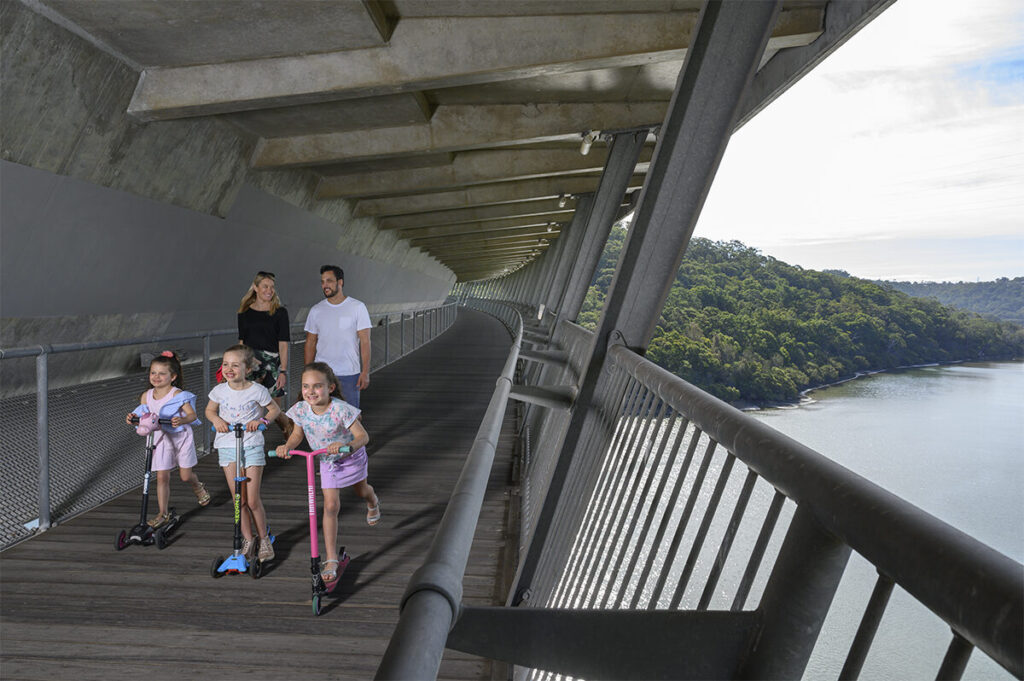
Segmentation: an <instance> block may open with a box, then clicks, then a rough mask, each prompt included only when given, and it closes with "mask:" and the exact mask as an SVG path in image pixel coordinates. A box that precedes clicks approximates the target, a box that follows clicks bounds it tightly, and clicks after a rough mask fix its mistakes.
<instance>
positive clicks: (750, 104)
mask: <svg viewBox="0 0 1024 681" xmlns="http://www.w3.org/2000/svg"><path fill="white" fill-rule="evenodd" d="M895 1H896V0H843V2H835V0H833V1H832V2H830V3H829V4H828V12H827V13H826V14H825V16H824V18H823V20H822V30H821V31H819V35H820V39H815V40H813V41H811V42H807V43H803V44H802V45H801V44H800V43H796V44H793V45H789V46H788V47H790V48H794V49H789V50H786V51H785V52H782V53H781V54H776V55H775V56H774V57H773V58H772V59H771V61H769V62H767V63H766V64H764V66H763V67H762V68H761V69H760V70H759V71H758V72H757V74H755V76H754V80H753V82H751V84H750V86H749V87H748V88H747V91H746V93H745V94H744V98H743V103H742V105H741V106H740V114H739V120H738V122H737V124H736V128H735V129H734V130H733V132H735V131H736V130H738V129H739V128H741V127H742V126H743V125H744V124H745V123H746V122H747V121H749V120H750V119H751V118H753V117H754V116H755V115H757V113H759V112H760V111H761V110H762V109H764V108H765V107H766V106H768V105H769V104H770V103H771V102H773V101H775V99H776V98H778V97H779V95H781V94H782V93H783V92H785V91H786V90H788V89H789V87H790V86H791V85H793V83H795V82H797V81H798V80H800V79H801V78H803V77H804V76H805V75H806V74H807V73H808V72H810V71H811V69H813V68H814V67H815V66H817V65H818V64H820V63H821V62H822V61H823V60H824V59H825V58H826V57H827V56H828V55H830V54H832V53H833V52H835V51H836V50H837V49H839V48H840V47H841V46H842V45H843V44H844V43H845V42H846V41H847V40H849V39H850V37H851V36H852V35H853V34H855V33H856V32H857V31H859V30H860V29H861V28H863V27H864V26H866V25H867V24H868V23H870V22H871V21H872V20H874V19H875V17H877V16H878V15H879V14H881V13H882V12H883V11H885V10H886V9H887V8H888V7H889V6H890V5H892V4H893V3H894V2H895ZM786 17H787V12H785V11H782V12H780V13H779V19H778V22H777V23H776V28H777V27H778V25H779V24H782V23H783V22H784V21H786ZM773 42H774V41H773V40H769V41H768V48H766V51H767V49H771V48H772V47H773Z"/></svg>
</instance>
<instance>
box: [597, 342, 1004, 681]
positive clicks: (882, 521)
mask: <svg viewBox="0 0 1024 681" xmlns="http://www.w3.org/2000/svg"><path fill="white" fill-rule="evenodd" d="M608 357H609V359H610V361H612V362H613V363H614V364H615V365H617V366H618V367H619V368H620V369H622V370H623V371H624V372H626V373H628V374H630V375H632V376H634V377H636V378H637V379H638V380H639V381H640V382H641V383H643V384H644V385H646V386H648V387H649V389H650V390H652V391H654V392H655V393H656V394H657V395H658V397H660V398H661V399H663V400H665V401H666V402H668V403H669V404H671V405H672V406H673V407H675V408H679V409H680V411H682V412H683V413H685V414H686V415H687V416H688V417H689V418H690V419H691V421H692V422H693V423H694V424H696V425H697V426H698V427H699V428H700V429H701V430H703V431H704V432H705V433H707V434H708V435H709V436H710V437H711V438H712V439H713V440H715V441H717V442H719V443H720V444H721V445H723V446H724V447H726V448H727V449H728V450H729V451H730V452H732V453H733V454H734V455H735V456H736V457H737V458H738V459H740V460H741V461H743V462H744V463H745V464H746V465H747V466H748V467H749V468H750V469H751V470H753V471H754V472H756V473H757V474H759V475H760V476H762V477H763V478H764V479H765V480H767V481H768V482H770V483H771V484H772V485H774V486H775V487H776V488H777V489H778V490H779V491H780V492H782V493H783V494H785V495H786V496H787V497H789V498H790V499H792V500H793V501H795V502H796V503H797V504H798V505H799V506H800V507H801V508H805V507H806V508H807V509H809V510H810V512H811V513H812V514H813V516H814V518H815V519H816V520H817V522H818V523H819V524H820V525H821V526H822V527H823V528H824V529H825V530H827V531H828V532H830V533H832V534H834V535H835V536H836V537H838V538H839V539H840V540H841V541H843V542H845V543H846V544H847V545H848V546H850V548H852V549H853V550H855V551H857V552H858V553H859V554H860V555H862V556H863V557H864V558H866V559H867V560H868V561H870V562H871V563H873V564H874V565H875V567H876V568H877V569H878V571H879V572H880V573H881V574H883V575H885V576H886V577H888V578H890V579H892V580H893V581H895V582H896V583H897V584H899V585H900V586H901V587H903V588H904V589H905V590H906V591H907V592H908V593H910V594H911V595H912V596H914V597H915V598H916V599H917V600H918V601H920V602H921V603H922V604H923V605H924V606H926V607H927V608H929V609H930V610H931V611H932V612H934V613H935V614H936V615H938V616H939V617H940V618H942V619H943V620H944V621H945V622H946V623H947V624H948V625H949V626H950V627H951V628H952V629H953V630H954V632H955V633H956V634H959V635H960V636H962V637H963V638H965V639H967V640H968V641H969V642H970V643H972V644H973V645H975V646H976V647H978V648H979V649H980V650H982V651H984V652H985V653H986V654H988V655H989V656H990V657H992V658H993V659H994V660H995V661H996V662H998V663H999V664H1000V665H1002V666H1003V667H1004V668H1006V669H1007V670H1009V671H1011V672H1012V673H1013V674H1015V675H1016V676H1017V677H1018V678H1019V677H1021V676H1022V675H1024V668H1022V664H1024V569H1022V567H1021V564H1020V563H1018V562H1016V561H1015V560H1012V559H1011V558H1008V557H1007V556H1005V555H1003V554H1002V553H999V552H998V551H996V550H994V549H992V548H990V547H988V546H986V545H985V544H983V543H981V542H979V541H977V540H976V539H974V538H973V537H970V536H968V535H966V534H965V533H963V532H961V531H960V530H958V529H956V528H954V527H952V526H951V525H949V524H947V523H945V522H943V521H942V520H939V519H938V518H936V517H934V516H932V515H931V514H929V513H927V512H925V511H923V510H921V509H920V508H918V507H916V506H914V505H913V504H911V503H909V502H907V501H905V500H903V499H901V498H900V497H898V496H896V495H895V494H892V493H891V492H888V491H886V490H885V489H883V488H881V487H879V486H878V485H876V484H874V483H872V482H870V481H869V480H866V479H865V478H863V477H861V476H860V475H857V474H856V473H854V472H852V471H850V470H848V469H846V468H844V467H843V466H841V465H839V464H837V463H835V462H833V461H831V460H829V459H827V458H826V457H824V456H822V455H821V454H819V453H818V452H816V451H814V450H812V449H810V448H808V447H806V446H805V445H802V444H800V443H799V442H797V441H796V440H793V439H791V438H789V437H787V436H785V435H783V434H781V433H779V432H778V431H776V430H774V429H773V428H771V427H769V426H767V425H765V424H763V423H761V422H760V421H758V420H756V419H753V418H750V417H749V416H748V415H746V414H744V413H743V412H741V411H739V410H737V409H735V408H733V407H731V406H729V405H728V404H726V403H724V402H722V401H721V400H718V399H717V398H715V397H712V396H711V395H709V394H707V393H705V392H703V391H702V390H700V389H699V388H696V387H695V386H693V385H690V384H689V383H687V382H686V381H684V380H683V379H681V378H679V377H677V376H675V375H673V374H671V373H670V372H668V371H666V370H665V369H663V368H661V367H659V366H657V365H656V364H654V363H652V362H651V361H650V360H647V359H645V358H644V357H641V356H640V355H638V354H636V353H635V352H633V351H631V350H629V349H628V348H625V347H623V346H621V345H614V346H612V347H611V348H610V349H609V352H608ZM879 528H884V531H879Z"/></svg>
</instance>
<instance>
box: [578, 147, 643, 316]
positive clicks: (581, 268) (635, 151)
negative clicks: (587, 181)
mask: <svg viewBox="0 0 1024 681" xmlns="http://www.w3.org/2000/svg"><path fill="white" fill-rule="evenodd" d="M647 133H648V130H647V129H646V128H644V129H643V130H635V131H631V132H623V133H619V134H617V135H615V136H614V137H613V138H612V147H611V150H609V152H608V161H607V162H606V163H605V166H604V172H602V173H601V180H600V182H599V183H598V185H597V191H596V192H595V193H594V199H593V202H592V204H591V207H590V214H589V215H588V216H587V222H586V228H585V229H584V230H583V240H582V243H581V245H580V249H579V252H578V253H567V254H566V255H567V256H570V257H571V258H572V274H571V275H570V276H569V280H568V282H567V283H566V286H565V292H564V294H563V296H562V301H561V303H560V304H559V306H558V319H559V321H560V320H562V319H566V320H568V321H571V322H572V321H576V316H577V315H579V312H580V308H581V307H582V306H583V299H584V298H586V297H587V289H589V288H590V281H591V280H592V279H593V278H594V270H596V269H597V263H598V261H600V260H601V253H602V252H604V246H605V243H607V241H608V234H609V233H611V231H612V225H613V224H615V220H616V218H617V217H618V212H619V206H621V205H622V199H623V198H624V197H625V196H626V189H627V188H628V187H629V180H630V178H632V176H633V171H634V170H636V163H637V160H639V158H640V151H641V150H642V149H643V147H644V142H646V141H647Z"/></svg>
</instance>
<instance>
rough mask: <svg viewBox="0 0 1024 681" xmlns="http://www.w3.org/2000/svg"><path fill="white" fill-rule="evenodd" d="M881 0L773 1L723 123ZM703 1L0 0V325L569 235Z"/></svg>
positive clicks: (643, 123)
mask: <svg viewBox="0 0 1024 681" xmlns="http://www.w3.org/2000/svg"><path fill="white" fill-rule="evenodd" d="M887 2H888V0H861V1H858V2H848V3H829V2H827V0H787V1H786V2H783V3H782V6H781V10H780V12H779V13H778V17H777V19H776V20H775V23H774V25H773V29H772V32H771V36H770V37H769V40H768V43H767V46H766V48H765V50H764V52H763V54H762V55H761V56H760V57H759V61H760V65H759V71H760V73H759V74H758V77H757V78H756V79H755V81H754V83H753V84H752V87H751V89H750V92H749V93H748V95H747V97H746V99H745V101H744V103H743V105H742V107H741V110H740V115H739V118H738V122H737V124H738V125H742V123H743V122H744V121H746V120H748V119H749V118H750V117H751V116H753V115H755V114H756V112H757V111H759V110H760V109H761V108H763V107H764V106H765V105H767V103H768V102H770V101H771V100H772V99H773V98H774V97H776V96H778V94H779V93H781V92H782V91H784V90H785V89H786V88H787V87H788V86H789V84H790V83H791V82H793V81H794V80H795V79H797V78H799V77H800V75H802V73H803V72H805V71H806V70H807V69H809V68H811V67H812V66H813V64H815V63H817V61H819V60H820V59H821V58H823V57H824V56H825V55H826V54H827V53H828V52H830V51H831V50H832V49H834V48H835V46H836V45H838V44H840V43H841V42H842V40H845V37H846V36H848V35H849V34H850V33H852V32H853V31H855V30H856V29H857V28H858V27H859V26H860V25H862V24H863V23H865V22H867V21H869V20H870V18H871V17H872V16H873V15H874V14H876V13H877V12H878V11H880V10H881V8H883V7H884V6H885V5H886V4H887ZM703 4H704V3H702V2H698V1H696V0H694V1H690V0H686V1H680V0H636V1H634V2H630V3H617V2H603V1H602V2H593V1H582V0H560V1H559V2H557V3H546V2H534V1H533V0H522V1H520V2H512V3H502V4H500V5H499V4H496V3H477V2H457V1H455V2H429V3H426V2H415V1H409V0H389V1H379V0H363V1H361V2H356V1H353V0H330V1H326V0H325V1H318V2H306V1H304V0H299V1H293V2H287V3H263V2H255V1H250V0H232V1H230V2H228V1H217V0H209V1H207V2H202V3H195V2H185V1H182V0H168V1H166V2H162V3H159V4H158V5H151V4H140V3H137V2H131V1H128V0H110V1H107V2H103V3H82V2H75V1H71V0H2V2H0V30H2V38H3V45H2V49H3V59H2V69H3V73H2V76H3V77H2V81H0V97H2V101H3V121H2V130H0V135H2V137H0V174H2V180H3V181H2V182H0V191H2V201H0V204H2V209H0V210H2V213H0V227H2V230H3V231H2V235H0V236H2V246H3V248H2V254H0V257H2V263H0V264H2V273H0V274H2V282H0V283H2V290H0V316H2V317H3V331H2V335H0V345H2V346H4V347H11V346H26V345H35V344H53V343H61V342H67V341H83V340H107V339H117V338H128V337H140V336H153V335H158V334H165V333H176V332H181V331H191V330H196V329H200V328H229V327H230V326H231V325H232V323H233V321H234V317H233V310H234V309H235V307H236V303H235V301H236V300H238V299H239V298H240V297H241V295H242V294H243V293H244V292H245V290H246V288H247V286H248V283H249V281H251V278H252V276H253V274H254V273H255V272H256V271H257V270H267V271H273V272H275V273H276V274H277V283H278V288H279V291H280V293H281V295H282V298H283V300H284V302H285V304H286V305H287V307H288V308H289V311H290V313H291V315H292V320H293V321H296V320H298V321H301V320H302V319H303V317H304V314H305V312H306V310H307V309H308V308H309V306H310V305H312V304H313V303H315V302H316V300H317V299H318V298H319V296H320V291H319V288H318V287H317V269H318V266H319V265H321V264H324V263H328V262H330V263H335V264H339V265H341V266H342V267H344V268H345V270H346V274H347V276H346V282H345V291H346V293H349V294H351V295H353V296H355V297H357V298H360V299H362V300H364V301H365V302H366V303H367V304H368V306H369V308H370V311H371V313H377V314H384V313H389V312H396V311H410V310H415V309H421V308H424V307H429V306H432V305H436V304H437V303H438V302H439V301H441V300H443V299H444V297H445V296H446V295H447V294H448V292H449V290H450V288H451V286H452V285H453V284H454V283H455V282H456V281H459V282H467V281H480V280H488V279H495V278H497V277H502V276H505V275H507V274H508V273H510V272H514V271H517V270H519V269H521V268H523V267H525V266H527V265H529V264H530V263H534V262H538V261H540V260H543V259H544V255H545V253H548V252H551V251H556V250H557V252H558V254H559V256H558V257H566V256H567V257H572V256H573V254H572V253H571V252H569V251H570V250H571V249H567V248H561V249H553V248H552V246H553V245H555V244H557V243H558V242H559V240H560V239H563V238H565V236H566V234H567V231H566V230H567V229H568V228H569V227H570V226H571V225H572V224H573V220H574V217H575V216H576V213H575V209H576V208H577V206H578V205H579V199H580V197H582V196H586V195H588V194H590V193H593V192H594V191H596V190H597V189H598V186H599V180H600V178H601V175H602V172H603V171H604V168H605V165H606V163H607V162H608V159H609V142H610V139H611V136H612V135H613V134H615V133H616V132H621V131H622V130H624V129H637V130H640V131H641V133H642V134H646V139H645V143H644V145H643V148H642V149H641V150H640V152H639V155H638V156H637V158H636V163H635V164H634V168H633V175H632V177H631V178H630V180H629V181H628V182H627V183H626V187H625V189H626V192H628V194H627V195H626V196H624V197H621V201H620V199H619V198H616V199H615V201H619V203H620V204H621V206H622V207H621V208H619V209H616V210H613V211H610V212H609V213H608V215H616V216H619V215H621V214H622V213H623V212H625V211H626V210H628V209H629V207H630V206H631V205H633V204H634V203H635V199H636V197H637V196H638V193H639V190H640V188H641V187H642V186H643V184H644V179H645V177H646V174H647V173H648V170H649V169H650V167H651V166H652V165H653V164H652V161H653V158H654V147H655V142H656V141H657V140H656V136H655V134H654V132H655V131H656V130H657V127H658V126H659V125H660V124H661V123H662V120H663V118H664V116H665V112H666V111H667V110H668V106H669V103H670V100H671V98H672V96H673V92H674V91H675V89H676V83H677V77H678V74H679V73H680V70H681V68H682V66H683V63H684V60H685V59H686V58H687V54H688V50H689V49H690V46H691V42H692V40H693V39H694V35H695V32H696V30H697V25H698V22H699V19H700V16H701V14H700V12H701V10H702V7H703ZM591 147H592V150H591ZM588 151H589V153H583V152H588ZM585 228H588V227H587V225H586V222H585V221H579V226H578V227H577V229H578V230H582V229H585ZM563 253H565V254H566V256H563V255H562V254H563ZM554 257H555V256H549V257H548V260H551V259H553V258H554ZM137 361H138V358H137V356H136V357H132V356H131V353H128V354H125V353H124V352H122V351H111V352H109V353H105V354H104V357H103V358H102V359H101V361H98V362H97V361H96V360H95V358H93V359H92V360H90V361H88V362H79V361H77V360H71V359H66V358H62V359H60V360H58V361H57V362H56V363H55V365H54V367H53V369H54V370H53V371H52V372H51V380H53V381H55V382H56V383H57V384H60V383H61V382H62V381H65V380H68V381H70V380H84V379H92V378H102V377H105V376H109V375H111V374H112V373H118V372H119V371H123V370H125V369H126V368H127V367H128V366H130V365H131V364H133V363H136V362H137ZM5 371H6V372H7V375H8V380H7V381H5V383H6V388H5V390H7V391H8V392H9V390H10V386H17V385H21V384H22V383H24V381H23V380H22V377H21V372H20V371H18V370H14V373H13V374H12V373H11V372H12V369H11V366H10V365H9V366H8V367H7V368H6V369H5ZM27 376H28V372H25V377H26V378H27Z"/></svg>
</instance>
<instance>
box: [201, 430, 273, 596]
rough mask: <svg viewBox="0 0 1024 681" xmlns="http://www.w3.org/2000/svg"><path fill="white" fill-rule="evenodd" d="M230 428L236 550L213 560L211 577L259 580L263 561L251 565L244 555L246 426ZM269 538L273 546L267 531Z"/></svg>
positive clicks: (246, 479) (256, 561)
mask: <svg viewBox="0 0 1024 681" xmlns="http://www.w3.org/2000/svg"><path fill="white" fill-rule="evenodd" d="M229 428H230V429H231V431H232V432H234V434H235V494H234V506H235V539H234V550H233V551H232V553H231V555H230V556H228V557H227V558H224V557H223V556H217V557H216V558H215V559H214V560H213V563H211V564H210V576H211V577H213V578H214V579H216V578H218V577H223V576H224V575H228V574H230V575H240V574H243V573H248V574H249V576H250V577H252V578H253V579H259V578H260V577H261V576H262V575H263V561H261V560H254V561H252V563H250V562H249V559H248V558H246V556H245V554H244V553H242V506H243V504H245V486H244V485H243V483H245V482H248V481H249V478H247V477H245V469H244V468H243V467H242V437H243V436H244V435H245V425H244V424H241V423H235V424H233V425H231V426H229ZM259 429H260V430H266V429H267V427H266V426H265V425H263V424H260V428H259ZM212 430H213V431H214V432H216V430H217V429H216V428H212ZM267 538H268V539H269V540H270V543H271V544H273V543H274V539H275V538H274V535H272V534H270V530H269V529H268V530H267Z"/></svg>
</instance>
